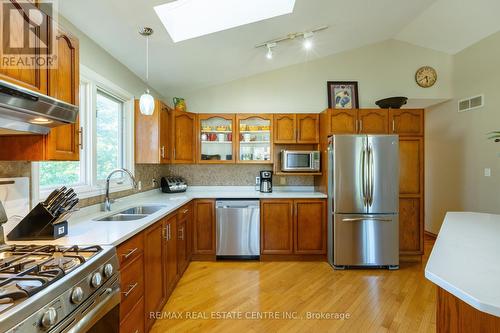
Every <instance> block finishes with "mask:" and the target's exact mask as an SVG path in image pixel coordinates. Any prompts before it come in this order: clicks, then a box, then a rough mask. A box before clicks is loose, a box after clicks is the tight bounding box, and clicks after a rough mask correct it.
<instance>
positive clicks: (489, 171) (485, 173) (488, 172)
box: [484, 168, 491, 177]
mask: <svg viewBox="0 0 500 333" xmlns="http://www.w3.org/2000/svg"><path fill="white" fill-rule="evenodd" d="M484 176H485V177H491V169H490V168H484Z"/></svg>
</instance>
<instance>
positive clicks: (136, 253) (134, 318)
mask: <svg viewBox="0 0 500 333" xmlns="http://www.w3.org/2000/svg"><path fill="white" fill-rule="evenodd" d="M116 253H117V256H118V261H119V264H120V276H121V278H120V289H121V291H122V293H121V300H120V332H131V330H130V329H131V327H133V328H134V330H132V332H133V331H135V330H138V331H139V332H144V319H145V318H144V235H143V233H139V234H137V235H135V236H134V237H132V238H130V239H128V240H127V241H125V242H124V243H122V244H120V245H118V246H117V248H116Z"/></svg>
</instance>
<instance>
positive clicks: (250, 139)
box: [236, 114, 273, 164]
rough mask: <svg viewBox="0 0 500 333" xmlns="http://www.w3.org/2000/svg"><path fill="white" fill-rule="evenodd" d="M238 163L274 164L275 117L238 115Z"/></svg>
mask: <svg viewBox="0 0 500 333" xmlns="http://www.w3.org/2000/svg"><path fill="white" fill-rule="evenodd" d="M236 133H237V134H236V145H237V149H238V154H237V156H236V162H237V163H253V164H272V163H273V154H272V150H273V116H272V115H266V114H238V115H236Z"/></svg>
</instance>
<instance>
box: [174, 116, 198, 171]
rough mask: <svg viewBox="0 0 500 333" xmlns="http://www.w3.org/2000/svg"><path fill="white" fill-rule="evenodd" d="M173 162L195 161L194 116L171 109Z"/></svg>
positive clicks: (190, 162) (185, 162) (186, 162)
mask: <svg viewBox="0 0 500 333" xmlns="http://www.w3.org/2000/svg"><path fill="white" fill-rule="evenodd" d="M171 121H172V131H171V135H172V139H171V140H172V143H173V152H172V160H171V163H173V164H192V163H195V160H196V158H195V152H196V117H195V114H193V113H189V112H184V111H177V110H174V111H172V117H171Z"/></svg>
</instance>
